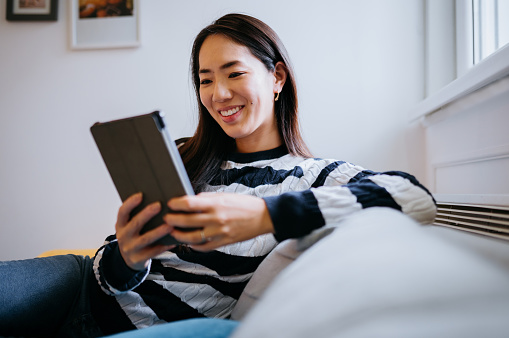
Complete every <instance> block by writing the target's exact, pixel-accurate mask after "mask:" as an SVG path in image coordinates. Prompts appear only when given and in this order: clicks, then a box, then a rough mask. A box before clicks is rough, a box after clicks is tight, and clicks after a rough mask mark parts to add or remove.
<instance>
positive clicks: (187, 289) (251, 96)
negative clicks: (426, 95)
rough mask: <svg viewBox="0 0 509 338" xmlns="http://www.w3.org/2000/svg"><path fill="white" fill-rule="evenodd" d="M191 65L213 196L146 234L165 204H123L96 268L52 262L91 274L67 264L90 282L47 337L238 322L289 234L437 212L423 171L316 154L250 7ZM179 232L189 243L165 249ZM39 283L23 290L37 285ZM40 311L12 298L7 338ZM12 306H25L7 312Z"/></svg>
mask: <svg viewBox="0 0 509 338" xmlns="http://www.w3.org/2000/svg"><path fill="white" fill-rule="evenodd" d="M191 67H192V77H193V82H194V86H195V90H196V94H197V100H198V107H199V117H200V119H199V123H198V128H197V130H196V133H195V134H194V136H193V137H192V138H190V139H187V140H184V141H183V142H181V143H180V151H181V154H182V158H183V160H184V163H185V165H186V169H187V171H188V174H189V176H190V178H191V180H192V183H193V186H194V188H195V190H196V192H201V193H200V194H198V195H196V196H186V197H181V198H175V199H172V200H170V201H169V202H168V205H169V207H170V208H171V209H173V210H174V211H175V213H172V214H168V215H166V216H165V222H166V224H164V225H162V226H160V227H158V228H156V229H154V230H152V231H150V232H147V233H144V234H143V235H141V234H140V233H139V231H140V229H141V228H142V226H143V225H144V224H145V222H146V221H147V220H149V219H150V218H151V217H153V216H154V215H155V214H157V213H158V212H159V210H160V207H161V206H160V205H158V204H157V203H156V204H153V205H150V206H148V207H146V208H145V209H143V210H142V211H141V212H139V213H138V214H137V215H135V216H134V217H132V218H130V216H129V215H130V213H131V211H132V210H133V209H134V208H135V207H136V206H137V205H138V204H139V203H140V202H141V200H142V198H143V197H142V195H141V194H137V195H134V196H132V197H130V198H129V199H127V200H126V201H125V202H124V204H123V205H122V206H121V207H120V209H119V213H118V219H117V224H116V226H115V229H116V235H115V236H111V237H110V238H108V239H107V241H106V243H105V245H104V246H103V247H102V248H100V249H99V250H98V252H97V254H96V256H95V258H94V260H93V262H92V261H91V260H87V259H85V260H80V259H79V258H76V257H72V256H63V257H64V258H58V257H57V258H52V260H53V261H51V264H54V265H56V266H57V267H61V266H62V264H63V263H62V262H63V261H64V260H65V259H67V260H72V261H77V262H78V263H77V264H76V263H74V265H78V266H79V267H78V268H76V267H71V268H67V266H68V265H72V264H67V265H66V268H65V269H63V270H66V271H67V270H72V269H74V270H72V271H75V270H79V271H80V273H81V275H80V276H82V277H80V278H78V279H77V281H75V282H74V283H73V284H72V285H73V287H70V286H69V283H68V282H66V287H65V289H66V290H67V289H70V290H69V291H66V292H68V296H67V297H69V298H70V299H71V300H72V303H74V304H78V305H77V306H71V305H61V306H59V308H60V307H61V308H63V309H65V312H64V313H63V314H60V315H59V317H57V318H58V321H57V322H56V324H55V323H51V325H46V326H45V329H46V330H47V331H46V332H50V333H51V334H53V335H55V334H57V333H58V334H61V335H64V334H65V335H67V336H70V335H71V333H70V332H73V331H72V330H76V329H75V328H70V327H71V326H72V325H75V324H76V323H79V322H84V321H86V322H87V324H86V325H85V326H86V327H87V329H88V330H89V333H88V334H89V336H94V335H100V334H110V333H115V332H121V331H127V330H131V329H136V328H144V327H148V326H152V325H155V324H160V323H165V322H173V321H178V320H181V319H188V318H196V317H198V318H199V317H213V318H228V317H229V315H230V313H231V311H232V309H233V307H234V306H235V304H236V301H237V299H238V297H239V296H240V294H241V292H242V290H243V289H244V287H245V285H246V284H247V282H248V281H249V279H250V277H251V275H252V273H253V272H254V271H255V270H256V268H257V266H258V265H259V264H260V262H261V261H262V260H263V259H264V257H266V255H267V254H268V253H269V252H270V251H271V250H272V249H273V248H274V247H275V246H276V245H277V243H278V242H280V241H282V240H285V239H288V238H298V237H302V236H305V235H307V234H309V233H311V232H312V231H314V230H316V229H319V228H322V227H326V226H329V227H330V226H334V225H335V224H337V223H338V222H339V221H341V220H342V219H343V218H344V217H346V216H348V215H349V214H351V213H354V212H356V211H358V210H361V209H363V208H367V207H372V206H383V207H390V208H395V209H398V210H401V211H402V212H404V213H406V214H407V215H409V216H410V217H413V218H414V219H416V220H417V221H420V222H422V223H426V222H430V221H432V220H433V218H434V215H435V204H434V201H433V198H432V197H431V195H430V194H429V192H428V191H427V190H426V189H425V188H424V187H422V186H421V185H420V184H419V183H418V182H417V180H416V179H415V178H413V177H412V176H410V175H408V174H405V173H402V172H395V171H391V172H385V173H375V172H372V171H368V170H365V169H363V168H361V167H359V166H356V165H353V164H350V163H347V162H343V161H335V160H324V159H316V158H312V157H311V154H310V153H309V151H308V149H307V147H306V145H305V144H304V142H303V140H302V138H301V136H300V132H299V126H298V118H297V94H296V85H295V79H294V75H293V71H292V68H291V65H290V63H289V59H288V57H287V54H286V51H285V49H284V47H283V45H282V43H281V42H280V41H279V38H278V37H277V35H276V34H275V33H274V32H273V31H272V29H270V28H269V27H268V26H267V25H266V24H264V23H263V22H261V21H259V20H257V19H254V18H252V17H249V16H245V15H239V14H230V15H226V16H224V17H222V18H220V19H218V20H217V21H216V22H214V23H213V24H212V25H210V26H208V27H206V28H205V29H203V30H202V31H201V32H200V33H199V34H198V36H197V37H196V39H195V43H194V46H193V51H192V57H191ZM196 227H198V228H199V230H191V231H185V229H182V228H196ZM167 234H171V235H172V236H174V237H175V238H176V239H178V240H179V241H180V242H182V243H186V244H187V245H182V246H179V247H174V246H154V245H152V243H154V242H155V241H156V240H157V239H159V238H161V237H163V236H165V235H167ZM69 257H71V258H69ZM33 261H34V260H32V261H30V262H32V263H27V262H24V263H19V264H18V265H16V264H14V263H7V268H4V267H0V269H1V271H0V272H1V273H2V276H3V275H4V273H5V274H9V273H11V271H13V270H16V269H19V270H22V271H23V272H24V273H27V274H31V273H30V271H32V272H33V271H34V270H28V268H27V266H29V265H41V264H44V265H45V267H44V269H46V270H42V268H41V267H34V266H32V267H31V268H32V269H41V270H38V271H48V269H50V267H47V265H49V262H50V260H35V261H36V262H37V263H33ZM41 261H42V262H44V263H39V262H41ZM92 264H93V267H92V266H91V265H92ZM53 270H54V268H53ZM53 270H51V271H53ZM60 270H62V269H60ZM92 270H93V271H92ZM50 275H51V276H53V274H50ZM71 275H72V276H76V273H75V274H71ZM11 276H13V277H9V278H11V279H14V278H17V277H16V276H17V275H16V274H11ZM55 276H56V275H55ZM66 281H67V279H66ZM51 283H55V281H54V280H53V281H51ZM80 283H82V284H83V285H81V286H74V285H79V284H80ZM11 284H15V282H14V283H11ZM26 284H27V283H26V282H24V283H23V286H20V289H21V290H20V291H19V292H20V294H25V293H27V288H28V287H27V286H26ZM44 285H45V286H44V287H40V288H39V289H35V291H31V293H30V296H26V295H24V296H23V297H22V299H27V298H26V297H32V296H37V295H41V294H45V293H46V289H47V288H48V285H50V284H44ZM51 285H55V284H51ZM30 287H34V286H33V285H31V286H30ZM57 291H58V287H57ZM5 292H6V291H5V288H4V289H2V291H1V293H2V294H3V293H5ZM73 292H74V293H73ZM2 301H3V299H2ZM47 304H48V301H47V300H45V301H41V302H40V304H39V305H38V307H40V308H41V309H46V310H39V312H38V313H39V314H41V313H47V311H49V309H48V307H47ZM69 308H70V309H71V310H69ZM29 310H30V309H27V310H26V313H25V312H23V311H21V310H20V305H14V306H10V307H9V306H8V307H7V310H5V311H4V312H3V313H2V317H0V324H1V326H0V334H5V333H10V334H13V332H14V333H19V332H20V331H16V330H19V327H18V328H16V327H14V326H15V325H18V326H22V323H23V322H25V323H26V322H30V320H32V319H33V318H37V317H35V315H33V314H32V313H34V311H31V312H30V311H29ZM8 311H11V312H12V311H17V313H16V315H11V316H6V315H5V314H4V313H6V312H8ZM44 311H46V312H44ZM69 312H70V313H71V315H70V316H67V317H66V314H67V313H69ZM29 315H32V317H27V316H29ZM22 316H24V317H23V319H21V317H22ZM78 318H79V320H78ZM6 319H9V320H12V321H13V322H15V325H12V324H11V327H13V328H12V329H11V331H7V330H5V329H4V325H6V324H4V323H6V322H7V320H6ZM34 320H36V319H34ZM61 323H63V325H62V324H61ZM96 324H97V325H96ZM60 327H63V329H60ZM170 327H171V324H170ZM2 330H3V331H2ZM30 333H31V334H33V333H34V332H30Z"/></svg>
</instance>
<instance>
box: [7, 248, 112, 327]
mask: <svg viewBox="0 0 509 338" xmlns="http://www.w3.org/2000/svg"><path fill="white" fill-rule="evenodd" d="M92 263H93V262H92V260H91V259H90V258H89V257H85V258H84V257H82V256H74V255H64V256H54V257H46V258H34V259H28V260H20V261H10V262H0V336H29V337H100V336H102V332H101V330H100V329H99V327H98V326H97V324H96V322H95V320H94V318H93V317H92V313H91V311H90V302H89V290H90V283H95V280H94V276H93V271H92Z"/></svg>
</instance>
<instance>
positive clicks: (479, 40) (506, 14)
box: [472, 0, 509, 64]
mask: <svg viewBox="0 0 509 338" xmlns="http://www.w3.org/2000/svg"><path fill="white" fill-rule="evenodd" d="M508 19H509V0H472V26H473V64H477V63H479V62H480V61H481V60H483V59H484V58H486V57H487V56H489V55H491V54H493V53H494V52H495V51H496V50H498V49H499V48H500V47H502V46H504V45H505V44H507V43H509V20H508Z"/></svg>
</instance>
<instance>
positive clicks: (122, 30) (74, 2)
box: [70, 0, 141, 50]
mask: <svg viewBox="0 0 509 338" xmlns="http://www.w3.org/2000/svg"><path fill="white" fill-rule="evenodd" d="M91 2H92V1H91ZM126 2H127V1H126ZM129 2H130V3H131V4H132V10H131V11H130V12H129V13H130V14H126V15H121V16H103V17H98V16H99V14H94V16H93V17H81V15H80V12H81V14H82V15H85V14H86V13H85V9H92V10H96V9H97V8H92V7H91V6H92V4H90V7H88V8H86V7H85V6H82V7H80V1H79V0H71V6H70V18H71V20H70V24H71V28H70V40H71V41H70V45H71V49H74V50H80V49H106V48H136V47H139V46H140V44H141V41H140V22H139V11H140V6H139V1H138V0H131V1H129ZM82 3H83V1H82ZM87 6H88V5H87ZM102 10H103V12H104V9H102ZM87 12H89V13H90V11H87ZM102 15H104V13H102V14H101V16H102Z"/></svg>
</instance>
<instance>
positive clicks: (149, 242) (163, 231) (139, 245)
mask: <svg viewBox="0 0 509 338" xmlns="http://www.w3.org/2000/svg"><path fill="white" fill-rule="evenodd" d="M172 230H173V227H171V226H169V225H167V224H161V225H160V226H158V227H155V228H154V229H152V230H149V231H147V232H145V233H144V234H143V235H140V236H139V237H138V238H136V241H135V244H134V246H133V248H132V249H133V250H140V251H141V250H145V249H148V248H152V247H159V246H164V245H153V244H154V243H155V242H157V241H158V240H160V239H161V238H163V237H164V236H166V235H168V234H170V233H171V232H172Z"/></svg>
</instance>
